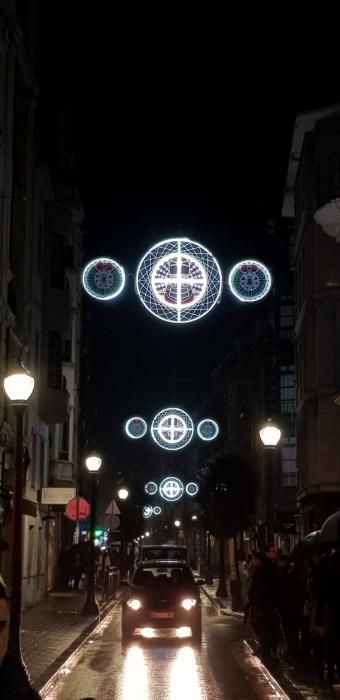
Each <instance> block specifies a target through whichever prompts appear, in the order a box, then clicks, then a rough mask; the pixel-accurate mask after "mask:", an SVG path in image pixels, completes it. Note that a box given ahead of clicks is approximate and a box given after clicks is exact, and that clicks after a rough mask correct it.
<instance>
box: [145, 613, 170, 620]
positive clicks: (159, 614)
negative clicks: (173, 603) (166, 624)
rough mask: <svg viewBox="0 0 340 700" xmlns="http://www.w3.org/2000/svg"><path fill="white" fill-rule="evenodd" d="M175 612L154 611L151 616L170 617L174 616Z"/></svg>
mask: <svg viewBox="0 0 340 700" xmlns="http://www.w3.org/2000/svg"><path fill="white" fill-rule="evenodd" d="M173 616H174V613H173V612H152V613H151V615H150V617H153V618H158V619H162V620H165V619H169V617H173Z"/></svg>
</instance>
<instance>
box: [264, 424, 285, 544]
mask: <svg viewBox="0 0 340 700" xmlns="http://www.w3.org/2000/svg"><path fill="white" fill-rule="evenodd" d="M259 435H260V440H261V442H262V443H263V445H264V447H265V456H264V477H265V478H264V483H265V507H266V541H267V543H268V542H271V540H272V537H273V520H274V513H273V472H274V471H275V467H276V452H275V450H276V447H277V445H278V444H279V442H280V439H281V430H280V428H278V427H277V426H276V425H274V423H273V422H272V420H271V418H268V420H267V421H266V423H265V424H264V426H263V427H262V428H261V430H260V431H259Z"/></svg>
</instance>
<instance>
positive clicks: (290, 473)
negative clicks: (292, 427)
mask: <svg viewBox="0 0 340 700" xmlns="http://www.w3.org/2000/svg"><path fill="white" fill-rule="evenodd" d="M281 479H282V486H284V487H289V486H290V487H292V486H297V469H296V438H295V436H294V437H286V438H282V446H281Z"/></svg>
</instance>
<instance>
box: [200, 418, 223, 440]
mask: <svg viewBox="0 0 340 700" xmlns="http://www.w3.org/2000/svg"><path fill="white" fill-rule="evenodd" d="M219 431H220V429H219V427H218V424H217V423H216V421H215V420H212V418H204V420H201V421H200V422H199V424H198V426H197V434H198V436H199V437H200V438H201V440H205V441H209V440H215V438H216V437H217V435H218V433H219Z"/></svg>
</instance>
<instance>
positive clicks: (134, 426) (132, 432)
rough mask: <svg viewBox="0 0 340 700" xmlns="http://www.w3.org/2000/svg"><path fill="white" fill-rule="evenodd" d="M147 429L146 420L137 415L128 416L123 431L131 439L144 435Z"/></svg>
mask: <svg viewBox="0 0 340 700" xmlns="http://www.w3.org/2000/svg"><path fill="white" fill-rule="evenodd" d="M147 429H148V426H147V423H146V421H145V420H144V418H140V417H139V416H133V418H129V419H128V420H127V421H126V423H125V432H126V434H127V435H128V436H129V437H130V438H132V439H133V440H138V439H139V438H142V437H144V435H145V434H146V432H147Z"/></svg>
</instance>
